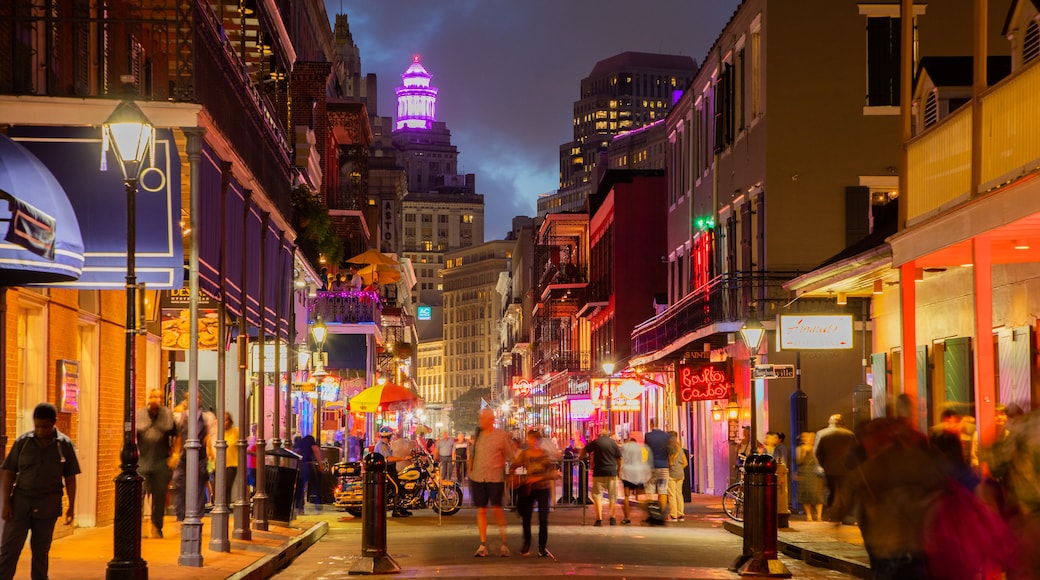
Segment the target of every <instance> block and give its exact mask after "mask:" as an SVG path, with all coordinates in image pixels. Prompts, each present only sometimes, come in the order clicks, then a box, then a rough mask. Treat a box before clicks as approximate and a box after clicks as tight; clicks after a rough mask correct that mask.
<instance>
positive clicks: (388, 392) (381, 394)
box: [347, 383, 419, 413]
mask: <svg viewBox="0 0 1040 580" xmlns="http://www.w3.org/2000/svg"><path fill="white" fill-rule="evenodd" d="M417 402H419V395H416V394H415V393H413V392H412V391H411V390H409V389H406V388H404V387H402V386H400V385H395V384H393V383H384V384H382V385H374V386H371V387H369V388H367V389H365V390H363V391H361V392H360V393H358V394H357V395H355V396H353V397H351V398H350V402H349V403H347V408H349V409H350V410H351V411H353V412H355V413H381V412H383V411H386V410H387V408H388V407H389V406H391V405H400V404H407V403H417Z"/></svg>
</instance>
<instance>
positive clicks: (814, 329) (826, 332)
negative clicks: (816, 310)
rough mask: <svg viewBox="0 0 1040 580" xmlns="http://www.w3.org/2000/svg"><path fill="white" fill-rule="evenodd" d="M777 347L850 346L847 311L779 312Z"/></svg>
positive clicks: (825, 348)
mask: <svg viewBox="0 0 1040 580" xmlns="http://www.w3.org/2000/svg"><path fill="white" fill-rule="evenodd" d="M780 348H781V350H797V349H805V350H830V349H848V348H852V315H851V314H798V315H788V314H782V315H780Z"/></svg>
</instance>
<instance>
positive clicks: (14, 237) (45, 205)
mask: <svg viewBox="0 0 1040 580" xmlns="http://www.w3.org/2000/svg"><path fill="white" fill-rule="evenodd" d="M0 201H6V202H7V204H3V203H0V234H2V235H3V237H4V239H3V240H0V285H4V286H17V285H22V284H40V283H47V282H61V281H69V280H75V279H77V278H79V276H80V274H81V272H82V270H83V238H82V237H81V236H80V230H79V222H78V221H77V220H76V213H75V212H74V211H73V209H72V204H70V203H69V198H68V197H67V196H66V195H65V190H64V189H62V187H61V184H59V183H58V180H57V179H55V178H54V175H53V174H51V172H50V171H49V170H48V169H47V167H46V166H45V165H44V164H43V163H42V162H41V161H40V160H39V159H37V158H36V156H35V155H33V154H32V153H31V152H30V151H29V150H27V149H26V148H25V147H22V146H21V145H19V144H18V143H15V142H14V141H12V140H11V139H9V138H7V137H6V136H4V135H0ZM5 210H6V212H5Z"/></svg>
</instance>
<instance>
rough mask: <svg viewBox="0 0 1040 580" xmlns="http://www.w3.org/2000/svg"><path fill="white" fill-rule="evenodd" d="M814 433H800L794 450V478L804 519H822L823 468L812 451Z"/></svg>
mask: <svg viewBox="0 0 1040 580" xmlns="http://www.w3.org/2000/svg"><path fill="white" fill-rule="evenodd" d="M815 439H816V433H813V432H811V431H806V432H805V433H802V435H801V444H800V445H798V448H797V449H795V451H794V457H795V464H796V465H797V466H798V471H796V472H795V476H794V479H795V481H796V482H798V502H799V503H801V504H802V505H803V506H804V507H805V519H806V521H810V522H811V521H813V513H814V512H815V513H816V521H819V522H822V521H823V468H822V467H820V462H819V461H817V460H816V454H815V453H813V441H814V440H815Z"/></svg>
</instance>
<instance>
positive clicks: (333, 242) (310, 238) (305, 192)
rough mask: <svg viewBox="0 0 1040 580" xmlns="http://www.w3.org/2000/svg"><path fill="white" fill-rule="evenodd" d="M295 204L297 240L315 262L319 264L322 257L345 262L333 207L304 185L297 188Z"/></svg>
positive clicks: (329, 260) (294, 193)
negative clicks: (333, 218)
mask: <svg viewBox="0 0 1040 580" xmlns="http://www.w3.org/2000/svg"><path fill="white" fill-rule="evenodd" d="M292 207H293V225H294V226H295V227H296V232H297V234H298V237H297V243H298V245H299V246H300V250H301V251H302V252H303V255H304V256H306V257H307V259H308V260H310V262H311V264H312V265H314V266H319V264H320V258H321V256H324V257H325V262H326V263H328V264H339V263H340V262H342V261H343V257H344V256H343V254H344V250H343V240H341V239H340V237H339V236H337V235H336V233H335V232H334V231H333V229H332V219H331V218H330V217H329V208H327V207H325V204H323V203H322V202H321V199H320V198H319V197H318V195H317V194H316V193H315V192H313V191H311V189H310V188H309V187H307V186H305V185H300V186H298V187H296V188H295V189H293V192H292Z"/></svg>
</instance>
